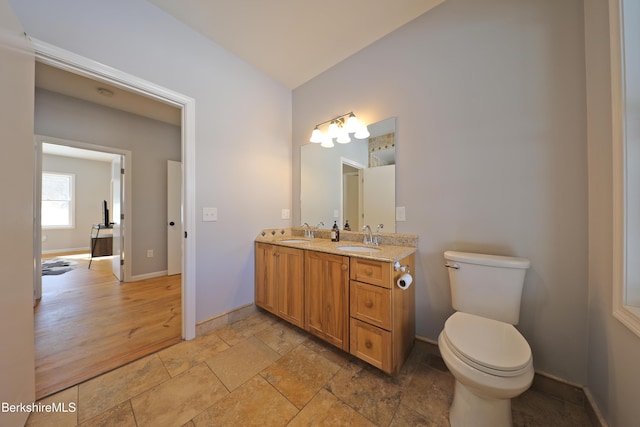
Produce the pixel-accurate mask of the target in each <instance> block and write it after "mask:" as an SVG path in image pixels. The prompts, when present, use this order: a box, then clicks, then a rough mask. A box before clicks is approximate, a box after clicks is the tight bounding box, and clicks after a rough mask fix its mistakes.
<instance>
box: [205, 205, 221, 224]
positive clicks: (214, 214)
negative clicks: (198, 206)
mask: <svg viewBox="0 0 640 427" xmlns="http://www.w3.org/2000/svg"><path fill="white" fill-rule="evenodd" d="M217 220H218V208H202V221H204V222H209V221H217Z"/></svg>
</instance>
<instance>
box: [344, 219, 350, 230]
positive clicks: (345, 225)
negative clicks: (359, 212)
mask: <svg viewBox="0 0 640 427" xmlns="http://www.w3.org/2000/svg"><path fill="white" fill-rule="evenodd" d="M344 231H351V226H350V225H349V220H347V221H346V222H345V223H344Z"/></svg>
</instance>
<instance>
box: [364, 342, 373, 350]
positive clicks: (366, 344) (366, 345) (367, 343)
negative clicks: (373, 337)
mask: <svg viewBox="0 0 640 427" xmlns="http://www.w3.org/2000/svg"><path fill="white" fill-rule="evenodd" d="M364 346H365V347H367V348H368V349H370V348H371V347H373V344H371V341H369V340H366V341H365V342H364Z"/></svg>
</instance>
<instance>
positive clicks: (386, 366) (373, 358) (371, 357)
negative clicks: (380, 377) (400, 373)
mask: <svg viewBox="0 0 640 427" xmlns="http://www.w3.org/2000/svg"><path fill="white" fill-rule="evenodd" d="M349 349H350V353H351V354H353V355H354V356H356V357H358V358H360V359H362V360H364V361H365V362H368V363H370V364H372V365H373V366H375V367H376V368H379V369H382V370H383V371H385V372H391V349H392V346H391V332H389V331H385V330H384V329H380V328H376V327H375V326H371V325H369V324H368V323H365V322H361V321H360V320H358V319H354V318H351V342H350V348H349Z"/></svg>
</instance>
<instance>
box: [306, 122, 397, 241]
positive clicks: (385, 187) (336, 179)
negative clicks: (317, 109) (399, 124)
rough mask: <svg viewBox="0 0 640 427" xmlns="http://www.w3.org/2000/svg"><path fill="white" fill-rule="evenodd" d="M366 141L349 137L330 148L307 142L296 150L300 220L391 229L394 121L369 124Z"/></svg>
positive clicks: (394, 180)
mask: <svg viewBox="0 0 640 427" xmlns="http://www.w3.org/2000/svg"><path fill="white" fill-rule="evenodd" d="M368 128H369V133H370V134H371V135H370V136H369V138H368V139H354V140H352V141H351V142H350V143H348V144H335V146H334V147H332V148H324V147H321V146H320V144H311V143H309V144H306V145H303V146H302V147H301V148H300V179H301V183H300V214H301V219H302V222H303V223H305V222H306V223H308V224H309V225H310V226H312V227H315V226H317V225H318V224H320V222H323V223H324V227H321V228H331V227H332V226H333V223H334V221H336V222H337V224H338V226H339V227H340V229H343V227H344V225H345V223H346V222H347V221H348V222H349V225H350V227H351V230H352V231H359V230H361V229H362V227H363V226H364V225H367V224H368V225H370V226H371V228H372V229H373V230H374V231H375V229H376V226H377V225H378V224H384V228H383V230H382V231H383V232H385V233H394V232H395V230H396V222H395V201H396V194H395V188H396V186H395V182H396V156H395V144H396V137H395V134H396V119H395V117H391V118H389V119H386V120H382V121H380V122H377V123H373V124H370V125H368Z"/></svg>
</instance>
